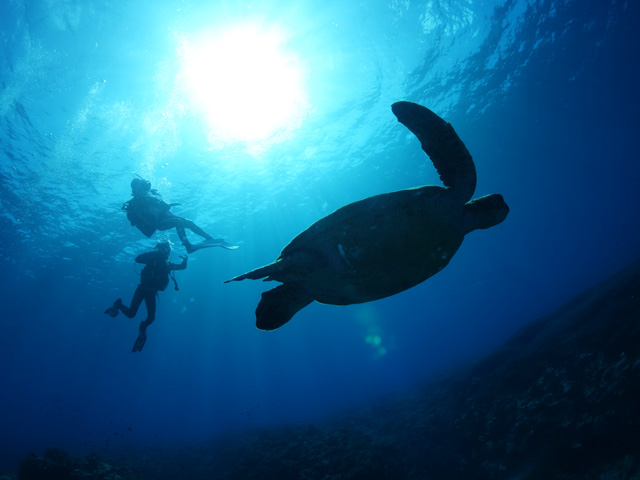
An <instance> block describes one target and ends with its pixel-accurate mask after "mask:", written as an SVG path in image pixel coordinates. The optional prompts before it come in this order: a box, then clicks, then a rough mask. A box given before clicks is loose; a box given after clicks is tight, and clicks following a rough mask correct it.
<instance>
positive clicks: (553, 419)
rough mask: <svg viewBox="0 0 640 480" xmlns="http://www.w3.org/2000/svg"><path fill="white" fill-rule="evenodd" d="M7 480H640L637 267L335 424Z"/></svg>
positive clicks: (23, 468)
mask: <svg viewBox="0 0 640 480" xmlns="http://www.w3.org/2000/svg"><path fill="white" fill-rule="evenodd" d="M3 478H7V479H14V478H17V479H19V480H148V479H149V480H150V479H153V480H169V479H172V480H175V479H193V480H200V479H220V480H235V479H238V480H239V479H242V480H253V479H255V480H257V479H261V480H264V479H278V480H288V479H291V480H294V479H295V480H298V479H299V480H312V479H313V480H316V479H318V480H347V479H348V480H377V479H379V480H382V479H394V480H402V479H420V480H423V479H424V480H428V479H451V480H456V479H465V480H469V479H478V480H480V479H487V480H493V479H496V480H497V479H559V480H578V479H580V480H585V479H598V480H629V479H640V261H638V262H636V263H634V264H633V265H632V266H631V267H629V268H628V269H626V270H624V271H622V272H620V273H619V274H617V275H615V276H613V277H612V278H610V279H608V280H606V281H604V282H602V283H600V284H599V285H597V286H595V287H593V288H591V289H589V290H588V291H586V292H584V293H583V294H581V295H579V296H578V297H576V298H575V299H573V300H572V301H571V302H569V303H568V304H567V305H565V306H564V307H563V308H561V309H560V310H559V311H557V312H556V313H554V314H552V315H549V316H547V317H544V318H541V319H539V320H537V321H535V322H533V323H531V324H529V325H528V326H527V327H525V328H524V329H523V330H521V331H520V332H519V333H518V334H516V335H515V336H513V337H512V338H511V339H510V340H509V341H508V342H506V344H505V345H503V346H502V347H501V348H500V349H498V350H496V351H494V352H493V353H491V354H490V355H487V356H485V357H483V358H482V359H479V360H477V361H475V362H473V363H472V364H468V365H465V366H463V367H460V368H458V369H456V370H455V371H451V372H448V373H446V374H442V375H440V376H439V377H438V378H436V379H434V380H433V381H431V382H429V383H428V384H426V385H424V386H422V387H421V388H419V389H417V390H414V391H412V392H411V393H410V394H407V395H404V396H401V397H395V398H393V399H388V400H386V401H383V402H380V403H379V404H377V405H375V406H372V407H370V408H367V409H366V410H361V411H359V412H356V413H351V414H349V415H347V416H344V417H342V418H340V419H338V420H334V421H332V422H327V423H323V424H317V425H308V426H296V427H287V428H279V429H267V430H262V431H255V432H245V433H242V434H236V435H234V436H229V437H226V438H223V439H218V440H216V441H215V442H211V443H208V444H204V445H201V446H200V447H199V448H189V449H182V450H176V451H173V452H171V451H164V452H161V453H160V452H158V453H157V454H155V455H154V454H152V453H149V452H148V451H147V452H146V453H145V455H144V459H143V458H142V456H139V455H136V454H135V453H133V452H132V453H131V454H130V455H128V456H126V457H125V456H120V457H119V458H118V459H117V460H114V459H110V460H107V459H105V458H101V457H99V456H97V455H89V456H87V457H85V458H76V457H72V456H70V455H67V454H66V453H65V452H63V451H61V450H58V449H50V450H48V451H47V452H45V453H44V454H43V455H42V456H38V455H35V454H31V455H29V456H28V457H27V458H25V459H24V460H23V461H22V462H21V463H20V466H19V468H18V470H17V471H16V472H15V473H10V474H8V475H6V476H5V477H2V476H0V480H2V479H3Z"/></svg>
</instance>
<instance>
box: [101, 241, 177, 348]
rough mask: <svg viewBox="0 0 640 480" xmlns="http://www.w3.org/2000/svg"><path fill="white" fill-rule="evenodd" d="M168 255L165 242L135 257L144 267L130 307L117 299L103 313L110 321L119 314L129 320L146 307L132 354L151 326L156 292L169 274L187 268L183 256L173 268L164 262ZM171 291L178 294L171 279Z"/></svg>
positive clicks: (154, 315) (167, 243)
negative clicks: (110, 318)
mask: <svg viewBox="0 0 640 480" xmlns="http://www.w3.org/2000/svg"><path fill="white" fill-rule="evenodd" d="M170 253H171V246H170V245H169V242H168V241H166V240H165V241H161V242H159V243H158V244H157V245H156V246H155V248H154V249H153V250H152V251H150V252H146V253H143V254H141V255H138V256H137V257H136V260H135V261H136V263H142V264H144V265H145V267H144V268H143V269H142V272H141V273H140V285H138V287H137V288H136V291H135V292H134V294H133V298H132V299H131V306H130V307H127V306H126V305H123V304H122V299H120V298H118V299H117V300H116V301H115V302H113V305H112V306H111V307H109V308H107V309H106V310H105V311H104V313H106V314H107V315H110V316H112V317H116V316H117V315H118V313H119V312H120V311H122V313H124V314H125V315H126V316H127V317H129V318H133V317H135V316H136V313H137V312H138V308H139V307H140V304H141V303H142V301H143V300H144V303H145V306H146V307H147V318H146V319H145V320H144V321H142V322H140V327H139V335H138V338H137V339H136V342H135V343H134V345H133V349H132V350H131V351H132V352H139V351H141V350H142V347H144V344H145V342H146V341H147V327H148V326H149V325H151V324H152V323H153V321H154V320H155V318H156V295H157V294H158V292H159V291H163V290H164V289H165V288H167V285H169V274H170V273H171V272H172V271H173V270H184V269H186V268H187V256H186V255H184V256H182V257H181V258H182V263H180V264H178V265H176V264H174V263H171V262H169V261H168V259H169V254H170ZM172 278H173V282H174V284H175V289H176V290H178V283H177V282H176V279H175V277H174V276H173V275H172Z"/></svg>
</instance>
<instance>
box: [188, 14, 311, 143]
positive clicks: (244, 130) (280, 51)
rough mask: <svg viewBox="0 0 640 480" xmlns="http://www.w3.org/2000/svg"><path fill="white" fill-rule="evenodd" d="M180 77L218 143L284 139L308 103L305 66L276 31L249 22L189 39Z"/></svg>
mask: <svg viewBox="0 0 640 480" xmlns="http://www.w3.org/2000/svg"><path fill="white" fill-rule="evenodd" d="M179 54H180V57H181V71H180V76H179V81H180V83H181V87H182V88H183V89H184V90H185V91H186V92H187V94H188V97H189V100H190V103H191V104H192V106H193V108H195V109H196V110H197V111H198V112H199V113H200V114H201V115H202V116H203V117H204V118H205V120H206V122H207V127H208V128H209V138H210V141H211V142H212V143H214V144H217V145H221V144H229V143H233V142H238V141H240V142H247V143H251V142H264V141H266V140H267V139H270V140H273V141H274V142H275V141H278V139H281V138H283V137H284V136H286V133H287V132H290V131H291V130H293V129H294V128H295V127H296V126H297V125H298V124H299V123H300V121H301V118H302V116H303V114H304V109H305V107H306V98H305V97H306V96H305V92H304V78H303V71H304V70H303V68H302V66H301V64H300V62H299V60H298V59H297V58H296V57H295V56H294V55H293V54H291V53H287V52H286V51H285V50H284V47H283V38H282V37H281V36H278V35H277V34H276V33H275V32H263V31H260V29H258V28H256V27H252V26H245V27H241V28H240V27H239V28H234V29H231V30H227V31H224V32H219V33H213V34H208V35H203V36H201V37H199V38H197V39H193V40H189V39H184V40H183V42H182V45H181V47H180V48H179Z"/></svg>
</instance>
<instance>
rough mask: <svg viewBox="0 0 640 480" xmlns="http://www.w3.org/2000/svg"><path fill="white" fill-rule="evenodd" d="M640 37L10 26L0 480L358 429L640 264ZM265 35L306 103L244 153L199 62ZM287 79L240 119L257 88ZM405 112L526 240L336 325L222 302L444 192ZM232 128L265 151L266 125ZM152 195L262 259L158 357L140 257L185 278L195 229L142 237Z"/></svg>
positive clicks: (138, 10) (2, 109)
mask: <svg viewBox="0 0 640 480" xmlns="http://www.w3.org/2000/svg"><path fill="white" fill-rule="evenodd" d="M639 20H640V11H639V7H638V5H637V3H636V2H623V1H605V0H600V1H591V2H584V1H578V0H562V1H560V0H558V1H549V0H544V1H533V0H507V1H505V0H476V1H474V0H441V1H438V0H429V1H413V2H412V1H410V0H403V1H400V0H391V1H387V2H382V1H368V2H344V0H335V1H334V0H329V1H323V2H317V1H311V0H309V1H281V0H278V1H275V0H273V1H271V2H269V1H256V2H236V1H219V2H204V1H184V0H183V1H166V2H151V1H139V2H123V1H111V2H102V1H100V2H98V1H94V2H92V1H65V2H61V1H60V2H57V1H37V2H29V1H20V0H11V1H9V2H8V3H7V2H5V4H4V7H3V14H2V16H1V18H0V42H1V43H0V45H1V49H2V55H0V128H1V130H0V146H1V150H0V229H1V235H2V236H1V239H2V241H1V243H0V266H1V267H2V270H1V271H2V275H1V276H0V292H1V295H2V299H3V308H2V314H1V317H0V318H1V319H0V364H1V365H2V368H1V369H0V441H1V442H2V444H1V448H0V467H7V468H13V467H15V465H16V464H17V462H18V461H19V460H20V459H21V458H22V457H23V456H24V455H26V454H27V453H28V452H29V451H35V452H37V453H41V452H42V450H44V449H45V448H47V447H51V446H56V447H60V448H65V449H67V450H69V451H70V452H72V453H77V454H82V453H85V452H88V451H94V450H95V451H109V450H111V449H117V448H120V447H126V446H129V445H135V446H138V447H145V446H149V447H165V446H172V445H176V446H180V445H187V444H194V443H197V442H200V441H203V440H206V439H209V438H213V437H216V436H218V435H220V434H222V433H225V432H229V431H237V430H243V429H251V428H262V427H264V426H268V425H281V424H297V423H307V422H308V423H310V422H317V421H321V420H323V419H326V418H330V417H331V416H333V415H336V414H339V413H342V412H345V411H348V410H350V409H356V408H362V407H363V406H366V405H368V404H370V403H371V402H373V401H375V400H377V399H379V398H381V397H383V396H386V395H389V394H396V393H401V392H403V391H405V390H407V389H409V388H411V387H412V386H415V385H417V384H420V383H421V382H423V381H425V380H427V379H429V378H431V376H432V375H434V374H436V373H438V372H441V371H443V370H444V369H446V368H448V367H451V366H454V365H456V364H458V363H460V362H462V361H464V360H466V359H469V358H472V357H474V356H477V355H480V354H482V353H485V352H488V351H489V350H490V349H491V348H493V347H495V346H496V345H498V344H500V342H502V341H504V340H505V339H506V338H508V337H509V336H510V335H511V334H513V333H514V332H516V331H517V330H518V329H519V328H521V327H522V326H523V325H525V324H527V323H528V322H530V321H532V320H534V319H536V318H538V317H540V316H542V315H545V314H547V313H550V312H551V311H553V310H554V309H555V308H557V307H558V306H560V305H562V303H563V302H565V301H567V300H568V299H569V298H571V297H572V296H573V295H575V294H577V293H578V292H580V291H581V290H583V289H584V288H586V287H588V286H590V285H592V284H594V283H596V282H597V281H598V280H600V279H602V278H603V277H605V276H607V275H609V274H611V273H613V272H615V271H617V270H619V269H621V268H623V267H624V266H626V265H628V264H629V263H630V262H631V261H632V260H634V259H636V258H637V257H638V255H639V254H640V248H639V247H638V246H639V245H640V225H639V219H640V188H639V187H640V162H639V161H638V160H639V156H638V149H637V143H638V134H639V133H640V121H639V119H638V118H639V117H638V114H637V110H638V106H640V98H639V97H640V96H639V94H638V85H640V67H638V59H639V58H640V51H639V45H640V38H639V34H638V33H637V32H638V30H637V26H638V25H639V24H640V22H639ZM247 24H251V25H258V26H259V28H260V29H261V30H262V31H277V32H283V33H282V38H283V40H282V43H281V48H282V50H283V51H284V52H285V54H286V55H287V58H288V60H287V62H290V63H291V64H292V65H295V66H296V67H297V68H299V72H300V79H301V85H302V86H301V94H300V97H299V98H298V101H297V103H296V104H295V107H296V108H297V110H296V113H295V115H293V116H292V117H291V118H290V119H289V120H288V123H285V124H283V125H281V126H280V127H279V129H277V130H275V131H273V132H271V133H270V134H269V135H266V136H263V137H262V138H259V139H257V140H256V139H254V140H250V141H246V140H238V139H235V140H234V139H225V138H223V136H222V135H221V133H220V132H221V131H222V129H224V127H223V126H220V125H218V126H217V127H212V124H211V123H210V122H208V121H207V119H206V115H207V112H206V110H207V108H202V104H200V105H199V104H198V101H197V100H194V99H193V98H191V97H190V92H189V85H188V84H187V83H186V81H185V80H184V77H183V76H181V73H180V72H181V58H182V57H181V55H182V53H181V48H182V47H183V46H184V42H185V39H187V40H189V39H191V40H190V41H191V42H197V39H198V38H199V37H198V35H200V34H201V32H205V31H208V32H214V33H215V32H218V31H223V30H225V31H226V30H233V29H238V28H242V26H243V25H247ZM254 48H257V47H254ZM253 61H254V62H255V61H256V60H253ZM204 63H206V62H204ZM212 63H213V65H212V68H213V69H214V71H215V75H216V76H217V77H224V76H225V75H230V74H231V73H232V72H231V69H230V68H228V67H227V68H218V69H217V70H216V67H220V66H219V65H218V64H216V63H215V62H212ZM268 70H269V69H265V71H263V72H262V73H260V72H258V73H256V74H248V75H247V77H248V83H247V86H246V87H245V91H244V94H243V93H240V94H238V93H235V94H233V93H229V94H228V96H232V97H233V96H235V97H236V98H238V101H239V102H240V100H241V99H242V98H243V97H244V96H245V95H246V96H248V95H249V94H250V93H251V92H252V91H253V90H258V91H259V88H260V85H261V83H264V82H265V80H264V76H266V75H267V74H268ZM260 96H261V97H269V93H266V94H265V93H262V94H261V95H260ZM260 96H259V97H258V99H260ZM398 100H409V101H413V102H417V103H420V104H423V105H425V106H427V107H429V108H430V109H432V110H433V111H435V112H436V113H438V114H439V115H440V116H442V117H443V118H445V119H446V120H447V121H449V122H451V123H452V125H453V126H454V128H455V129H456V131H457V132H458V134H459V135H460V137H461V138H462V139H463V141H464V142H465V144H466V146H467V147H468V149H469V150H470V152H471V153H472V155H473V157H474V160H475V162H476V169H477V172H478V187H477V190H476V196H480V195H484V194H488V193H494V192H496V193H501V194H502V195H503V196H504V198H505V200H506V201H507V203H508V204H509V206H510V208H511V213H510V215H509V217H508V218H507V220H506V221H505V222H504V223H502V224H500V225H498V226H496V227H494V228H491V229H489V230H482V231H476V232H473V233H471V234H470V235H468V236H467V238H466V240H465V242H464V243H463V245H462V247H461V248H460V250H459V251H458V253H457V254H456V256H455V257H454V258H453V260H452V261H451V263H450V265H449V266H447V268H445V269H444V270H443V271H442V272H440V273H439V274H437V275H436V276H434V277H433V278H431V279H429V280H427V281H426V282H425V283H424V284H421V285H419V286H417V287H415V288H413V289H411V290H409V291H406V292H404V293H401V294H399V295H396V296H394V297H391V298H388V299H384V300H380V301H376V302H372V303H368V304H362V305H354V306H348V307H336V306H328V305H320V304H317V303H314V304H312V305H311V306H309V307H307V308H305V309H304V310H303V311H301V312H300V313H299V314H298V315H297V316H296V317H294V319H293V320H292V321H291V322H290V323H289V324H287V325H285V326H284V327H282V328H281V329H279V330H276V331H274V332H263V331H259V330H257V329H256V328H255V326H254V322H255V317H254V309H255V307H256V305H257V302H258V301H259V298H260V293H261V292H263V291H265V290H267V289H268V288H271V287H272V286H273V285H272V284H264V283H262V282H251V281H244V282H241V283H232V284H222V282H223V281H224V280H226V279H228V278H231V277H233V276H235V275H239V274H241V273H244V272H246V271H248V270H251V269H253V268H255V267H258V266H260V265H264V264H266V263H269V262H271V261H273V260H274V259H275V258H276V257H277V256H278V254H279V252H280V250H281V249H282V248H283V247H284V246H285V245H286V244H287V243H288V242H289V241H290V240H291V239H292V238H293V237H294V236H295V235H296V234H298V233H299V232H301V231H302V230H304V229H306V228H307V227H308V226H310V225H311V224H312V223H313V222H315V221H316V220H318V219H320V218H321V217H323V216H324V215H327V214H328V213H331V212H332V211H333V210H335V209H337V208H339V207H340V206H342V205H344V204H347V203H349V202H352V201H355V200H359V199H362V198H365V197H367V196H369V195H374V194H378V193H383V192H389V191H393V190H398V189H402V188H407V187H411V186H416V185H423V184H440V182H439V179H438V176H437V174H436V172H435V169H434V168H433V166H432V165H431V163H430V162H429V161H428V158H427V157H426V156H425V155H424V153H423V152H422V151H421V150H420V148H419V143H418V141H417V140H416V139H415V137H413V136H412V135H411V134H410V133H409V132H408V131H407V130H406V129H405V128H404V127H403V126H402V125H400V124H399V123H397V121H396V119H395V117H394V116H393V114H392V113H391V109H390V106H391V104H392V103H393V102H395V101H398ZM270 108H271V109H272V110H278V108H274V107H273V105H272V106H271V107H270ZM237 110H240V111H241V112H244V113H243V114H242V115H241V116H240V118H241V119H240V122H241V125H244V123H243V122H246V125H247V126H252V127H247V129H250V128H253V129H256V128H258V127H257V126H256V124H255V123H253V119H252V117H254V113H253V112H252V110H251V106H249V107H246V106H240V103H239V106H238V108H237ZM132 172H136V173H138V174H140V175H142V176H144V177H146V178H148V179H149V180H151V181H152V183H153V185H154V187H155V188H157V189H158V190H159V191H160V193H161V194H162V195H163V197H164V199H165V200H166V201H168V202H177V203H181V205H180V206H177V207H174V209H173V211H174V213H176V214H178V215H181V216H186V217H188V218H191V219H192V220H194V221H195V222H196V223H198V224H199V225H201V226H202V227H203V228H205V229H206V230H207V231H209V232H211V233H212V234H213V235H215V236H219V237H224V238H225V239H226V240H227V241H230V242H233V243H237V244H239V245H240V248H239V249H238V250H235V251H227V250H223V249H207V250H201V251H198V252H196V253H194V254H192V255H190V260H189V266H188V268H187V270H186V271H184V272H177V275H176V277H177V279H178V282H179V284H180V290H179V291H174V290H173V289H172V288H171V287H170V288H168V289H167V290H166V291H165V292H161V294H160V296H159V303H158V314H157V318H156V321H155V323H154V324H153V325H152V326H150V327H149V331H148V334H149V338H148V341H147V344H146V346H145V348H144V350H143V351H142V352H141V353H139V354H132V353H131V352H130V350H131V346H132V344H133V341H134V339H135V337H136V334H137V325H138V322H139V321H140V320H142V319H143V318H144V310H143V311H142V312H139V314H138V317H137V319H135V320H128V319H126V318H124V317H123V316H122V315H121V316H119V317H117V318H115V319H112V318H110V317H108V316H107V315H104V314H103V311H104V309H105V308H107V307H108V306H109V305H110V304H111V302H112V301H113V300H114V299H115V298H117V297H123V298H124V300H125V302H128V301H129V299H130V296H131V294H132V293H133V290H134V289H135V286H136V285H137V282H138V275H137V273H136V270H135V269H134V263H133V259H134V258H135V256H136V255H137V254H138V253H141V252H143V251H145V250H146V249H149V248H151V247H153V246H154V245H155V243H156V241H157V240H158V239H161V238H168V239H170V240H171V241H173V242H174V244H175V245H174V252H173V253H172V260H173V261H174V262H178V261H179V255H182V254H184V249H183V248H182V246H181V245H180V244H179V242H178V239H177V236H176V235H175V232H166V233H162V234H156V236H155V237H154V238H152V239H146V238H145V237H144V236H143V235H142V234H141V233H140V232H139V231H137V230H135V229H134V228H133V227H131V226H130V225H129V223H128V221H127V219H126V217H125V215H124V213H123V212H121V211H120V206H121V205H122V203H123V202H125V201H126V200H128V199H129V198H130V189H129V183H130V181H131V179H132V178H133V175H132ZM193 239H194V240H196V238H195V237H194V238H193ZM137 271H138V272H139V268H138V269H137Z"/></svg>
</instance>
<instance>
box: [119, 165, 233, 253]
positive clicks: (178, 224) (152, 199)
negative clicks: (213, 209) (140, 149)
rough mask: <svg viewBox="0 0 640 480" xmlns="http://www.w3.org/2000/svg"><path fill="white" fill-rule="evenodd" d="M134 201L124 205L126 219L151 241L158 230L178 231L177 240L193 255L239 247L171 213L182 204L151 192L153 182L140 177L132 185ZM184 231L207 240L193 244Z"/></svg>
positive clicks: (155, 191)
mask: <svg viewBox="0 0 640 480" xmlns="http://www.w3.org/2000/svg"><path fill="white" fill-rule="evenodd" d="M131 196H132V197H133V198H132V199H131V200H129V201H128V202H126V203H125V204H124V205H122V210H124V211H125V212H127V218H128V219H129V221H130V222H131V225H133V226H134V227H136V228H137V229H138V230H140V231H141V232H142V233H143V234H144V235H146V236H147V237H148V238H150V237H151V235H153V233H154V232H155V231H156V230H160V231H165V230H171V229H172V228H175V229H176V232H177V233H178V237H180V240H181V241H182V244H183V245H184V246H185V248H186V249H187V253H193V252H195V251H197V250H200V249H201V248H209V247H222V248H226V249H227V250H235V249H236V248H238V246H237V245H232V244H230V243H227V242H225V241H224V240H223V239H222V238H213V237H212V236H211V235H209V234H208V233H207V232H205V231H204V230H202V229H201V228H200V227H198V226H197V225H196V224H195V223H193V222H192V221H191V220H187V219H186V218H182V217H178V216H177V215H174V214H173V213H171V212H170V211H169V210H170V209H171V207H174V206H176V205H179V203H171V204H169V203H165V202H164V201H163V200H162V198H161V197H160V194H159V193H158V191H157V190H156V189H154V188H151V182H149V181H148V180H145V179H143V178H142V177H140V176H138V178H134V179H133V180H132V181H131ZM185 229H189V230H191V231H192V232H193V233H195V234H196V235H199V236H201V237H202V238H204V241H202V242H200V243H197V244H195V245H194V244H192V243H191V242H190V241H189V239H188V238H187V233H186V231H185Z"/></svg>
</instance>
